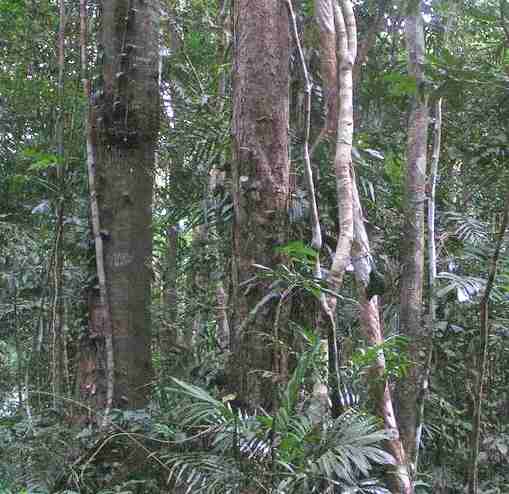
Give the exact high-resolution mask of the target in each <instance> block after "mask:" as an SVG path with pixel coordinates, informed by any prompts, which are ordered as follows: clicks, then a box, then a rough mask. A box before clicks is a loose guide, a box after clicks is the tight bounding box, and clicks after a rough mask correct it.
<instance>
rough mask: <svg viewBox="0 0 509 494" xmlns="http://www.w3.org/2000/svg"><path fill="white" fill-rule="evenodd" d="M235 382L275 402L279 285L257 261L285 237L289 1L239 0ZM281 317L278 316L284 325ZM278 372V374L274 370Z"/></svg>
mask: <svg viewBox="0 0 509 494" xmlns="http://www.w3.org/2000/svg"><path fill="white" fill-rule="evenodd" d="M233 16H234V37H235V40H234V96H233V100H234V101H233V134H234V153H235V155H234V168H233V202H234V227H233V228H234V232H233V235H234V268H233V276H232V278H233V284H234V289H233V291H234V294H233V295H234V300H233V304H234V320H233V325H234V331H233V334H232V342H231V343H232V349H233V352H234V356H233V361H232V362H233V365H232V372H231V373H230V374H231V378H232V384H233V389H234V390H235V392H236V393H237V397H238V399H239V400H241V401H243V402H246V404H249V405H250V406H257V405H262V406H264V407H265V408H267V409H271V408H272V406H273V403H274V396H273V388H274V382H273V379H271V378H270V377H268V376H269V375H270V373H271V372H272V371H273V368H274V365H275V360H276V359H277V356H275V355H273V354H274V345H273V343H274V342H273V339H272V336H273V328H274V318H275V313H276V310H277V305H278V304H277V301H278V299H279V297H280V290H279V289H278V288H277V287H274V286H271V285H272V282H271V281H269V280H267V279H264V278H263V277H262V276H260V270H259V269H257V268H256V267H255V266H253V264H259V265H262V266H266V267H269V268H274V267H276V266H277V265H278V264H279V263H280V262H281V261H282V257H281V254H279V253H277V252H276V250H275V248H276V247H277V246H278V245H281V244H284V243H285V242H286V240H287V223H288V215H287V206H288V197H289V159H288V114H289V108H288V105H289V101H288V86H289V42H290V33H289V22H288V12H287V9H286V6H285V4H284V3H283V2H275V1H273V0H259V1H258V2H251V1H249V0H238V1H236V2H235V4H234V12H233ZM281 326H282V324H281V323H280V327H281ZM275 377H276V378H277V377H278V376H275Z"/></svg>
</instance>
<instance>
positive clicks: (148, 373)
mask: <svg viewBox="0 0 509 494" xmlns="http://www.w3.org/2000/svg"><path fill="white" fill-rule="evenodd" d="M159 16H160V9H159V4H158V2H147V1H144V0H131V1H128V0H114V1H108V2H102V8H101V41H102V43H101V45H100V59H101V62H102V65H101V70H102V84H101V86H100V87H96V88H94V90H95V92H94V100H93V101H92V104H93V108H92V110H93V113H94V115H95V116H96V118H95V119H94V121H93V122H92V124H93V126H94V128H93V132H94V134H95V137H96V142H95V149H94V151H95V162H96V163H95V164H96V179H97V180H96V184H95V185H96V191H97V201H98V206H99V208H98V209H99V210H98V213H99V218H100V221H101V232H100V236H101V238H102V241H103V242H102V243H103V248H104V271H105V273H104V274H105V283H106V292H107V296H108V300H109V309H110V314H107V315H106V316H107V317H111V340H112V348H111V352H112V353H113V355H114V361H115V367H114V371H115V375H114V384H115V385H114V389H113V396H112V405H113V406H116V407H124V408H125V407H129V408H139V407H142V406H144V405H145V404H146V403H147V401H148V397H149V392H150V389H149V383H150V380H151V378H152V366H151V333H150V280H151V256H152V232H151V215H152V213H151V203H152V181H153V180H152V168H153V164H154V154H155V147H156V139H157V135H158V128H159V86H158V61H159V43H158V39H159ZM96 241H97V238H96ZM104 338H105V341H106V343H108V340H109V335H108V333H106V334H104ZM111 352H110V349H108V348H106V353H107V360H108V369H109V360H110V356H109V353H111ZM109 371H110V369H109ZM111 379H113V376H111V375H108V381H109V380H111Z"/></svg>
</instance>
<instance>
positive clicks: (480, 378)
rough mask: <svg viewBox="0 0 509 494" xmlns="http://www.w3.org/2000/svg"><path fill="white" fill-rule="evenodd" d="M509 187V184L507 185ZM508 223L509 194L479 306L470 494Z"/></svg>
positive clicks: (472, 493)
mask: <svg viewBox="0 0 509 494" xmlns="http://www.w3.org/2000/svg"><path fill="white" fill-rule="evenodd" d="M508 186H509V183H508ZM508 223H509V193H508V194H507V196H506V199H505V206H504V216H503V218H502V225H501V226H500V232H499V234H498V238H497V242H496V245H495V251H494V252H493V256H492V257H491V259H490V265H489V272H488V281H487V283H486V288H485V290H484V293H483V296H482V299H481V307H480V331H479V333H480V334H479V337H480V340H481V341H480V346H479V350H478V353H477V362H478V365H477V369H476V370H477V372H476V382H475V403H474V413H473V416H472V432H471V435H470V465H469V468H468V472H469V478H468V494H477V493H478V492H479V439H480V435H481V412H482V401H483V391H484V379H485V377H486V365H487V362H488V343H489V341H488V339H489V335H490V328H489V316H490V313H489V303H490V296H491V291H492V290H493V287H494V285H495V277H496V274H497V267H498V260H499V257H500V252H501V250H502V246H503V243H504V239H505V233H506V230H507V226H508Z"/></svg>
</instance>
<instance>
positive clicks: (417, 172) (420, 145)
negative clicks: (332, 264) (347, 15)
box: [398, 2, 431, 474]
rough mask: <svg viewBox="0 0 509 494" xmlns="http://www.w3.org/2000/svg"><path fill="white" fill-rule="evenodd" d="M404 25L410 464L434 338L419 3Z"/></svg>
mask: <svg viewBox="0 0 509 494" xmlns="http://www.w3.org/2000/svg"><path fill="white" fill-rule="evenodd" d="M411 8H412V9H413V10H411V11H410V12H409V13H408V15H407V17H406V21H405V34H406V42H407V50H408V72H409V75H410V77H412V78H414V79H415V83H416V89H417V92H416V96H415V97H414V99H413V101H412V108H411V111H410V116H409V121H408V138H407V168H406V183H405V206H404V227H403V240H402V254H401V262H402V268H403V269H402V274H401V294H400V325H401V333H402V334H403V335H405V336H407V337H408V340H409V353H410V355H409V356H410V360H411V361H412V363H413V365H412V366H411V367H410V369H409V370H408V374H407V376H406V377H405V378H404V379H402V381H401V384H400V387H399V390H398V412H399V425H400V432H401V438H402V440H403V445H404V448H405V452H406V455H407V461H408V462H409V463H410V464H411V465H410V468H411V471H412V474H414V473H415V472H413V462H414V459H415V456H416V450H417V448H418V445H417V444H416V433H417V425H418V424H417V420H418V416H417V415H418V413H417V408H418V402H419V395H420V390H421V379H422V371H423V366H424V365H425V360H426V358H425V356H426V355H427V349H428V347H429V344H430V338H431V335H430V334H428V331H427V329H426V327H425V325H423V321H422V313H421V310H422V300H423V298H422V297H423V278H424V202H425V198H426V196H425V183H426V152H427V132H428V105H427V98H426V96H425V94H424V91H423V84H424V29H423V19H422V15H421V5H420V3H419V2H417V3H416V4H415V6H414V5H413V4H412V7H411Z"/></svg>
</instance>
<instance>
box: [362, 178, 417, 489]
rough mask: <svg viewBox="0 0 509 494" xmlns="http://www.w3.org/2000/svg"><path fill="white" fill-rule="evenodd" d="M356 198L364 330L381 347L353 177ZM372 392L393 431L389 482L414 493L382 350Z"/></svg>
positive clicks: (365, 237) (388, 446) (368, 254)
mask: <svg viewBox="0 0 509 494" xmlns="http://www.w3.org/2000/svg"><path fill="white" fill-rule="evenodd" d="M353 202H354V242H353V249H352V258H353V265H354V269H355V279H356V281H357V285H358V290H359V303H360V322H361V330H362V332H363V334H364V337H365V338H366V341H367V342H368V344H370V345H371V346H373V347H380V346H381V345H382V344H383V343H384V337H383V330H382V324H381V321H380V308H379V305H378V296H374V297H372V298H371V299H370V298H369V297H368V294H367V290H366V288H367V285H368V283H369V277H370V274H371V270H372V260H371V249H370V245H369V238H368V235H367V232H366V227H365V222H364V215H363V213H362V207H361V202H360V197H359V192H358V189H357V183H356V181H355V180H354V181H353ZM368 385H369V393H370V395H371V397H372V399H373V401H374V403H375V406H376V410H377V413H378V415H379V416H380V417H382V419H383V421H384V428H385V429H386V430H387V431H390V432H391V438H390V439H389V440H387V442H386V449H387V451H388V452H389V453H390V454H391V455H392V456H393V457H394V459H395V462H396V463H395V464H394V465H393V466H392V467H391V469H390V471H389V482H390V488H391V490H392V492H395V493H398V494H399V493H403V494H407V493H411V492H412V484H411V481H410V475H409V473H408V467H407V460H406V455H405V450H404V448H403V444H402V443H401V438H400V435H399V427H398V424H397V422H396V416H395V414H394V407H393V401H392V396H391V390H390V387H389V383H388V382H387V378H386V376H385V358H384V354H383V351H382V350H380V352H379V353H378V356H377V359H376V362H375V363H374V365H373V368H372V369H371V373H370V380H369V383H368Z"/></svg>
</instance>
